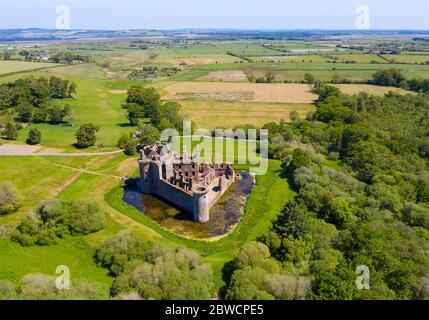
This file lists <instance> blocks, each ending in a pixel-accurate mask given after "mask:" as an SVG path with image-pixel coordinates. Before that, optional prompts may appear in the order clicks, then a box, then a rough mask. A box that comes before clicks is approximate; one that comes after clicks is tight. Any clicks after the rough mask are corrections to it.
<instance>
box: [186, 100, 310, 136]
mask: <svg viewBox="0 0 429 320" xmlns="http://www.w3.org/2000/svg"><path fill="white" fill-rule="evenodd" d="M180 104H181V105H182V107H183V111H184V113H185V114H186V116H187V117H188V118H189V119H191V120H193V121H195V123H196V124H197V125H198V127H200V128H204V129H210V130H212V129H215V128H216V127H225V128H234V127H235V126H238V125H244V124H252V125H254V126H256V127H262V126H263V125H264V124H266V123H269V122H273V121H275V122H279V121H280V120H282V119H283V120H285V121H286V122H289V120H290V119H289V114H290V113H291V112H292V111H297V112H298V113H299V115H300V116H301V117H302V118H305V116H306V115H307V114H308V113H309V112H311V111H314V110H315V108H314V106H312V105H310V104H287V103H259V102H217V101H180Z"/></svg>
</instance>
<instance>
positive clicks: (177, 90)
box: [164, 82, 317, 103]
mask: <svg viewBox="0 0 429 320" xmlns="http://www.w3.org/2000/svg"><path fill="white" fill-rule="evenodd" d="M164 90H165V91H166V92H167V95H166V97H164V99H166V100H202V101H204V100H208V101H240V102H243V101H246V102H273V103H312V102H313V101H314V100H316V99H317V96H316V95H315V94H313V93H311V92H310V86H308V85H306V84H283V83H275V84H269V83H261V84H259V83H258V84H256V83H220V82H216V83H213V82H181V83H176V84H173V85H170V86H167V87H166V88H165V89H164Z"/></svg>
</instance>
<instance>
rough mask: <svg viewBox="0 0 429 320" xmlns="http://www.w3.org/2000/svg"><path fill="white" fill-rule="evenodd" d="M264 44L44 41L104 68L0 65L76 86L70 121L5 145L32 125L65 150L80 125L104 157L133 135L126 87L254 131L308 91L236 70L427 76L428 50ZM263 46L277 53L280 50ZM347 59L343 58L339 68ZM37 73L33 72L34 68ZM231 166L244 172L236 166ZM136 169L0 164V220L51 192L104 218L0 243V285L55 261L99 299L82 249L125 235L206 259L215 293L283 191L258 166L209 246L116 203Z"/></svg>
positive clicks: (112, 159)
mask: <svg viewBox="0 0 429 320" xmlns="http://www.w3.org/2000/svg"><path fill="white" fill-rule="evenodd" d="M267 41H268V40H267ZM267 41H265V40H264V41H262V40H261V41H259V40H249V41H200V42H198V43H196V44H194V45H193V44H178V43H170V44H165V43H164V41H159V42H154V43H152V44H151V45H150V48H148V49H146V50H139V49H137V48H132V47H131V46H130V43H129V42H126V41H124V42H123V43H107V42H106V43H99V44H91V43H73V44H69V45H66V44H62V45H52V47H50V49H52V50H60V49H61V50H67V49H70V48H73V51H74V52H75V53H79V54H85V55H89V56H91V57H92V58H93V59H94V61H95V62H96V63H98V64H100V65H101V63H105V64H106V65H103V67H100V66H99V65H97V64H96V63H89V64H76V65H70V66H59V65H53V64H44V63H28V62H19V61H0V83H4V82H7V81H13V80H16V79H19V78H22V77H26V76H29V75H36V76H49V75H56V76H59V77H62V78H64V79H69V80H72V81H75V82H76V83H77V85H78V92H77V95H76V98H75V99H69V100H65V101H63V103H69V104H71V106H72V108H73V114H72V117H71V118H70V119H68V120H70V123H69V124H64V125H58V126H52V125H48V124H37V125H31V126H29V127H26V128H25V129H23V130H22V131H21V132H20V134H19V141H18V142H17V143H23V142H24V141H25V140H26V138H27V134H28V131H29V130H30V129H31V128H38V129H40V131H41V132H42V144H43V146H46V147H50V148H53V147H57V148H59V149H62V150H63V149H64V150H66V151H76V150H75V149H74V147H73V146H72V144H73V143H74V142H75V132H76V130H77V128H78V127H79V126H80V125H81V124H83V123H88V122H92V123H94V124H96V125H98V126H99V127H100V131H99V133H98V134H97V145H96V146H95V147H93V148H91V149H90V151H91V150H105V149H109V150H110V148H111V147H114V146H115V145H116V142H117V140H118V138H119V137H120V136H121V135H122V134H128V133H129V132H131V131H133V130H134V128H133V127H130V126H128V120H127V118H126V115H125V110H124V109H123V108H122V107H121V105H122V103H123V101H124V99H125V97H126V92H127V89H128V88H129V87H130V86H132V85H135V84H139V85H143V86H146V87H149V86H153V87H155V88H156V89H157V90H159V91H160V93H161V95H162V97H163V99H164V100H175V101H178V102H179V103H180V104H181V105H182V106H183V111H184V113H185V114H186V115H187V116H188V118H190V119H191V120H193V121H195V122H196V124H197V125H198V126H199V127H202V128H207V129H214V128H216V127H218V126H221V127H236V126H239V125H244V124H252V125H255V126H257V127H260V126H263V125H264V124H266V123H268V122H272V121H280V120H282V119H283V120H285V121H289V114H290V112H291V111H297V112H298V113H299V115H300V116H301V117H305V116H306V115H307V114H308V113H309V112H312V111H314V109H315V107H314V105H313V101H314V100H315V99H316V98H317V96H316V95H314V94H312V93H311V92H310V87H309V86H308V85H304V84H295V83H294V84H286V83H275V84H256V83H250V82H249V81H248V79H247V75H248V74H252V75H254V76H264V75H265V74H266V73H267V72H273V73H274V74H275V76H276V80H278V81H283V80H288V81H301V80H302V79H303V78H304V75H305V74H306V73H311V74H313V75H314V76H315V77H316V78H317V79H320V80H324V81H329V80H332V79H333V78H334V77H335V78H337V79H338V78H340V79H343V78H345V79H348V80H355V81H365V80H368V79H370V78H371V77H372V75H373V74H374V73H375V72H376V71H377V70H380V69H386V68H399V69H402V70H404V71H405V74H406V76H407V77H408V78H412V77H423V78H428V77H429V66H427V65H420V64H421V63H424V62H426V61H427V60H429V55H411V54H410V55H394V56H388V55H387V56H385V57H386V58H387V59H390V58H395V59H396V61H397V63H392V64H389V63H388V62H387V61H386V60H384V59H383V58H380V57H378V56H376V55H368V54H358V53H357V52H358V51H356V50H355V51H352V50H346V49H344V50H343V49H337V48H335V46H331V47H328V46H326V45H324V46H321V45H318V44H315V43H314V44H312V43H300V42H299V41H268V42H270V43H271V44H272V45H273V47H271V48H270V47H266V46H264V44H265V43H266V42H267ZM274 48H277V49H280V50H289V51H288V52H287V53H286V52H282V51H279V50H274ZM228 51H230V52H233V53H235V54H237V55H240V56H247V57H252V60H253V62H252V63H249V62H247V61H245V60H243V59H240V58H237V57H233V56H231V55H228V54H227V52H228ZM348 52H353V53H352V54H348ZM331 56H334V57H337V58H338V60H336V63H331V61H332V57H331ZM351 61H354V62H355V63H346V62H351ZM372 61H374V62H377V63H371V62H372ZM328 62H329V63H328ZM416 63H418V64H416ZM171 65H176V66H180V67H181V68H182V69H183V71H182V72H180V73H177V74H176V75H174V76H172V77H171V78H169V79H163V80H156V81H154V82H135V81H131V80H129V79H128V78H127V75H128V74H129V72H131V71H132V70H133V69H135V68H142V67H144V66H160V67H162V66H171ZM54 67H55V68H54ZM41 68H42V69H43V70H39V69H41ZM338 87H339V88H340V89H341V90H342V91H343V92H344V93H347V94H356V93H358V92H361V91H364V92H368V93H370V94H375V95H383V94H385V93H387V92H389V91H395V92H399V93H406V92H405V91H403V90H401V89H396V88H386V87H378V86H369V85H360V84H359V85H358V84H353V85H338ZM7 120H8V117H6V116H5V114H2V115H0V122H6V121H7ZM236 148H237V149H238V148H240V146H236ZM241 151H243V150H241ZM246 151H247V150H246ZM245 154H246V153H245ZM331 165H332V166H334V165H335V163H332V164H331ZM236 169H243V170H246V169H248V167H246V166H240V167H236ZM82 170H87V171H89V172H83V171H82ZM136 170H137V161H136V158H135V157H134V158H128V157H126V156H125V155H123V154H117V155H109V156H98V157H77V158H73V157H57V158H48V157H46V158H45V157H37V158H36V157H1V158H0V173H1V174H0V182H3V181H13V183H14V184H15V185H16V186H17V188H18V189H19V191H20V194H21V196H22V201H23V205H22V207H21V209H20V210H19V211H18V212H17V213H15V214H12V215H9V216H0V225H1V224H4V225H8V226H16V225H17V224H18V223H19V220H20V219H21V218H22V217H24V216H25V215H26V214H27V213H28V212H30V211H32V210H35V209H36V208H37V205H38V203H39V202H40V201H41V200H43V199H46V198H51V197H58V198H60V199H64V200H77V199H87V200H93V201H96V202H97V203H98V204H99V205H100V206H101V208H102V209H103V211H104V212H105V213H106V217H107V220H106V227H105V228H104V229H103V230H101V231H99V232H97V233H94V234H91V235H89V236H84V237H77V238H68V239H65V240H61V241H60V242H59V244H58V245H55V246H49V247H32V248H24V247H21V246H19V245H18V244H16V243H13V242H11V240H10V239H0V280H2V279H8V280H12V281H14V282H19V281H20V280H21V279H22V277H23V276H24V275H26V274H28V273H37V272H41V273H45V274H49V275H54V273H55V268H56V267H57V266H58V265H67V266H69V267H70V268H71V272H72V279H86V280H91V281H95V282H98V283H101V284H103V285H104V286H105V288H106V298H107V295H108V287H109V286H110V285H111V282H112V278H110V277H109V276H108V275H107V272H106V270H105V269H100V268H98V267H97V266H96V265H95V264H94V261H93V254H94V250H95V248H96V247H97V246H99V245H100V243H102V242H103V241H104V240H105V239H106V238H107V237H110V236H112V235H115V234H116V233H117V232H118V231H120V230H122V229H125V228H126V229H131V230H134V231H136V232H137V233H138V234H140V235H141V236H142V237H143V238H146V239H148V240H155V241H157V242H163V243H167V244H170V245H173V246H177V245H181V246H187V247H189V248H190V249H192V250H195V251H196V252H198V253H199V254H201V255H202V257H203V259H204V261H206V262H208V263H210V264H211V266H212V268H213V270H214V274H215V281H216V285H217V288H221V287H222V286H223V284H224V283H223V280H222V268H223V267H224V264H225V263H226V262H228V261H230V260H231V259H232V257H233V255H234V253H235V252H236V250H237V249H238V248H240V246H242V245H243V244H244V243H245V242H247V241H251V240H256V239H257V238H258V237H259V236H261V235H263V234H264V233H266V232H267V230H268V229H269V228H270V226H271V222H272V220H273V219H275V218H276V217H277V216H278V214H279V212H280V211H281V209H282V208H283V206H284V204H285V203H286V202H287V201H288V200H290V199H292V198H293V197H294V196H295V193H294V192H293V191H292V189H291V188H290V186H289V184H288V180H287V179H286V178H285V177H284V175H283V170H282V168H281V162H280V161H274V160H270V161H269V170H268V173H267V174H266V175H262V176H258V177H257V179H256V180H257V183H256V186H255V188H254V190H253V192H252V194H251V195H250V197H249V198H248V201H247V204H246V207H245V215H244V217H243V219H242V221H241V223H240V224H239V225H238V227H237V229H236V230H235V231H234V232H233V233H232V234H230V235H229V236H227V237H225V238H223V239H221V240H218V241H210V242H207V241H197V240H191V239H186V238H183V237H180V236H178V235H176V234H173V233H171V232H170V231H168V230H166V229H163V228H161V227H160V226H159V225H158V224H157V223H155V222H154V221H152V220H150V219H149V218H147V217H146V216H145V215H144V214H142V213H141V212H139V211H138V210H136V209H135V208H133V207H131V206H128V205H126V204H125V203H124V202H123V201H122V199H121V196H122V189H121V183H120V181H119V177H121V176H124V175H127V176H133V175H134V174H135V173H136ZM94 172H95V173H97V174H93V173H94Z"/></svg>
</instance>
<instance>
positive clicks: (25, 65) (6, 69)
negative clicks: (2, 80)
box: [0, 61, 58, 76]
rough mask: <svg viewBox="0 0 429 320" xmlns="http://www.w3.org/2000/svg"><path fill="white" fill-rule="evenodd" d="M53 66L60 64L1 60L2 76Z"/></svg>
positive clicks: (0, 70)
mask: <svg viewBox="0 0 429 320" xmlns="http://www.w3.org/2000/svg"><path fill="white" fill-rule="evenodd" d="M52 67H58V65H57V64H52V63H43V62H23V61H0V76H2V75H8V74H14V73H21V72H26V71H32V70H40V69H46V68H52Z"/></svg>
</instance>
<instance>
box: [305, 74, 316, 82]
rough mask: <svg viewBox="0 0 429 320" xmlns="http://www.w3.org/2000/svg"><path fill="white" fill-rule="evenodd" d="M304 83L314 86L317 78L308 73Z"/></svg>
mask: <svg viewBox="0 0 429 320" xmlns="http://www.w3.org/2000/svg"><path fill="white" fill-rule="evenodd" d="M304 81H305V82H306V83H308V84H313V83H314V81H315V78H314V76H313V75H312V74H311V73H306V74H305V75H304Z"/></svg>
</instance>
